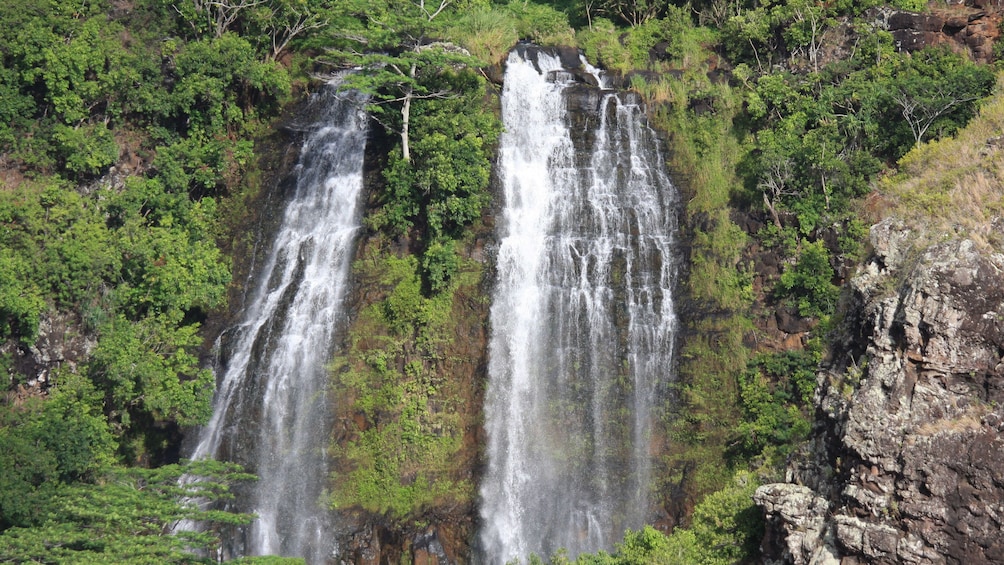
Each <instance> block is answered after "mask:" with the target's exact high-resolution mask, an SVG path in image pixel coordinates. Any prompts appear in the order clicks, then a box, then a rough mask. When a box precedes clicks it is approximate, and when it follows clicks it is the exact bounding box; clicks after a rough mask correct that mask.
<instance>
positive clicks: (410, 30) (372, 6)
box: [328, 0, 477, 162]
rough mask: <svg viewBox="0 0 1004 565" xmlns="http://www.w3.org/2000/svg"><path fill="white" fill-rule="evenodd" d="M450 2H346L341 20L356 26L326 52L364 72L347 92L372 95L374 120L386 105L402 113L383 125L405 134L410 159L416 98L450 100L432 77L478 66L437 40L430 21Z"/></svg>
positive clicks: (404, 151)
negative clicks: (337, 44) (452, 69)
mask: <svg viewBox="0 0 1004 565" xmlns="http://www.w3.org/2000/svg"><path fill="white" fill-rule="evenodd" d="M450 4H451V0H440V2H439V4H431V5H428V6H427V5H426V4H425V0H419V1H418V2H417V3H415V2H409V1H401V0H388V1H387V2H385V3H368V2H364V3H361V4H360V3H357V2H347V3H346V6H345V12H344V13H343V15H342V21H345V20H349V21H350V22H352V23H351V24H349V27H348V29H347V30H346V31H341V32H338V33H337V35H336V38H337V39H339V40H340V43H341V45H340V46H338V47H333V48H331V49H329V50H328V54H329V56H330V57H331V59H332V60H331V61H329V62H330V63H331V64H334V65H336V66H339V67H349V66H351V67H356V68H360V69H361V72H359V73H355V74H352V75H349V76H348V77H347V78H346V80H345V81H344V82H343V83H342V87H343V88H352V89H356V90H360V91H362V92H365V93H367V94H370V95H371V96H373V97H374V99H375V102H374V103H373V105H372V106H373V107H372V110H373V113H374V116H375V117H377V118H378V119H379V117H380V116H381V115H382V114H383V113H384V112H383V108H382V106H385V105H391V106H394V107H396V108H397V109H398V110H397V111H398V119H399V121H398V123H393V122H390V121H381V123H382V124H383V125H384V127H387V128H388V129H392V130H396V131H397V132H398V133H399V134H400V136H401V155H402V157H403V158H404V160H405V161H406V162H408V161H411V139H410V128H411V108H412V103H413V102H414V101H415V100H429V99H437V98H448V97H450V96H453V92H452V91H450V90H449V89H445V88H441V87H439V86H440V85H436V86H430V84H429V81H428V80H427V79H428V78H429V77H430V75H435V74H438V73H439V72H440V71H442V70H443V69H448V68H457V67H463V66H468V65H474V64H475V63H476V62H477V61H476V60H475V59H474V58H473V57H471V56H470V54H469V53H468V52H467V51H466V50H464V49H463V48H460V47H458V46H456V45H454V44H452V43H446V42H441V41H434V40H432V39H431V33H432V32H433V31H434V28H433V27H432V25H431V24H432V22H433V20H435V19H436V18H437V17H438V16H440V15H441V14H443V11H444V10H445V9H446V8H447V7H448V6H449V5H450Z"/></svg>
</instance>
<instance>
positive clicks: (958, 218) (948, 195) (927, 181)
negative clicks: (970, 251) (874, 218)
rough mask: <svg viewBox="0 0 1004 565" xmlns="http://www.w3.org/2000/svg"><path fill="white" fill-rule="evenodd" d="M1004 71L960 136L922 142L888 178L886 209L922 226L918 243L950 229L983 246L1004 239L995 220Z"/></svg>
mask: <svg viewBox="0 0 1004 565" xmlns="http://www.w3.org/2000/svg"><path fill="white" fill-rule="evenodd" d="M1002 84H1004V75H999V76H998V88H997V92H996V94H994V95H993V96H992V97H991V98H990V99H989V100H987V102H986V103H985V104H984V105H983V107H982V108H981V109H980V113H979V115H978V116H977V117H976V118H975V119H973V120H972V121H971V122H970V123H969V125H967V126H966V127H965V128H963V129H962V130H961V131H960V132H959V133H958V134H957V135H956V136H955V137H952V138H946V139H942V140H940V141H932V142H928V143H924V144H921V145H919V146H917V147H915V148H914V149H912V150H911V151H910V152H909V153H907V154H906V155H905V156H904V157H903V158H902V159H901V160H900V162H899V171H898V172H897V173H896V174H895V175H892V176H889V177H886V178H885V179H882V181H881V182H880V183H879V186H878V192H879V194H880V195H881V196H882V197H883V199H884V200H885V202H886V207H885V208H884V210H882V212H883V214H885V215H890V216H895V217H898V218H900V219H902V220H903V221H904V222H906V223H907V224H908V225H910V226H913V227H914V228H915V229H917V230H918V233H919V238H918V242H917V243H918V244H925V243H928V244H929V243H933V242H935V241H936V240H938V239H939V238H941V237H943V236H944V234H957V235H960V236H962V237H967V238H970V239H972V240H973V241H974V242H975V243H976V244H977V245H978V246H980V247H981V248H982V249H985V250H990V249H994V248H999V247H1000V246H1001V245H1002V244H1004V241H1002V239H1001V235H1000V234H999V233H998V232H999V230H998V229H997V228H995V225H997V224H999V221H1000V218H1001V217H1002V216H1004V138H1002V136H1001V132H1002V131H1004V90H1002V88H1001V86H1002Z"/></svg>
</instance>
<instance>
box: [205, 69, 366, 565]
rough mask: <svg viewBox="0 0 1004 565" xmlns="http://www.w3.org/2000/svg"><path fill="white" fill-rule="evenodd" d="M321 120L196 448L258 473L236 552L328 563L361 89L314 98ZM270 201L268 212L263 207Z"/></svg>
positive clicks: (229, 337)
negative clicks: (334, 390)
mask: <svg viewBox="0 0 1004 565" xmlns="http://www.w3.org/2000/svg"><path fill="white" fill-rule="evenodd" d="M312 104H313V105H320V106H317V107H316V108H315V110H316V113H317V115H318V119H317V122H316V123H315V124H314V125H313V126H312V128H311V131H310V132H309V133H308V134H307V136H306V140H305V142H304V144H303V147H302V149H301V152H300V162H299V164H298V165H297V169H296V175H297V181H296V192H295V194H294V195H293V196H292V198H291V199H290V201H289V203H288V205H287V206H286V208H285V212H284V214H283V218H282V222H281V224H280V226H279V228H278V230H277V232H276V235H275V239H274V242H273V244H272V247H271V250H270V251H269V253H268V255H267V257H266V259H265V260H264V262H263V263H262V265H261V268H260V270H258V271H257V275H256V280H255V281H254V282H253V285H254V286H253V287H252V290H251V292H250V294H249V300H248V301H247V307H246V310H245V312H244V315H243V319H242V321H241V322H240V324H239V325H237V326H235V327H233V328H231V329H229V330H228V331H227V332H226V333H225V334H224V336H223V338H221V344H220V349H221V359H222V361H221V367H220V371H221V372H222V378H220V379H219V389H218V391H217V394H216V398H215V401H214V413H213V417H212V420H211V421H210V422H209V424H208V425H207V426H205V428H203V430H202V431H201V435H200V436H199V442H198V445H197V446H196V447H195V450H194V452H193V453H192V454H191V457H192V458H193V459H199V458H203V457H212V458H215V459H221V460H234V461H237V462H240V463H242V464H244V465H245V466H246V467H247V470H248V471H250V472H252V473H254V474H256V475H258V477H259V480H258V481H257V482H256V483H254V484H253V485H252V486H251V487H250V489H251V490H250V492H249V495H248V497H247V498H248V500H246V501H240V500H239V501H237V505H238V508H237V509H238V510H241V511H248V512H254V513H256V514H257V515H258V516H259V518H258V519H257V520H255V521H254V523H253V524H252V525H251V527H250V528H248V529H247V530H245V531H244V532H242V534H241V535H240V536H238V537H239V538H240V539H234V540H229V541H228V543H227V545H228V548H227V553H230V554H234V555H284V556H293V557H304V558H306V559H307V562H308V563H324V562H326V561H327V560H328V559H329V558H330V557H331V556H332V555H333V554H334V552H335V551H336V547H335V546H334V542H333V541H332V540H333V538H334V536H333V535H332V524H331V519H330V516H329V512H328V511H327V510H326V509H325V508H324V505H323V501H322V500H321V497H322V494H323V489H324V486H325V484H326V482H327V480H328V469H327V467H326V463H325V461H326V457H325V454H324V451H325V449H326V447H327V442H328V441H329V432H330V422H329V420H330V416H329V400H328V398H327V397H326V390H327V383H328V374H327V371H326V370H325V364H326V363H327V362H328V361H329V359H330V355H331V352H332V345H333V341H334V335H335V333H336V331H338V329H339V328H340V327H343V324H344V313H343V308H342V302H343V298H344V294H345V288H346V284H347V281H348V275H349V267H350V263H351V260H352V253H353V250H354V244H355V237H356V234H357V231H358V229H359V222H360V214H361V211H360V207H361V205H360V200H361V198H360V194H361V192H362V186H363V152H364V148H365V144H366V131H367V118H366V116H365V114H364V112H363V110H362V108H363V105H364V100H362V99H361V97H360V96H358V95H355V94H352V93H344V92H342V93H336V91H335V87H334V85H329V86H328V87H326V89H325V91H324V92H323V93H322V94H321V95H319V96H318V98H317V99H316V100H314V101H312ZM265 213H268V212H265Z"/></svg>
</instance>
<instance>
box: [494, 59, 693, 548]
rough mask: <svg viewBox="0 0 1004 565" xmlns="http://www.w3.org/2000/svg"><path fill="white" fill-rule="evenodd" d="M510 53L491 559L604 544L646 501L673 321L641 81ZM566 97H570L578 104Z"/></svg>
mask: <svg viewBox="0 0 1004 565" xmlns="http://www.w3.org/2000/svg"><path fill="white" fill-rule="evenodd" d="M571 78H572V77H571V76H570V75H569V73H567V72H565V71H563V70H562V65H561V62H560V60H559V59H558V58H556V57H552V56H550V55H548V54H546V53H544V52H540V51H537V52H531V51H528V52H527V56H526V57H523V56H520V54H519V53H517V52H514V53H513V54H511V55H510V57H509V61H508V65H507V70H506V74H505V87H504V90H503V92H502V116H503V122H504V124H505V129H506V131H505V133H504V134H503V136H502V139H501V149H500V151H501V155H500V163H499V175H500V177H501V181H502V186H503V189H504V191H505V201H504V205H503V210H502V213H501V217H500V218H499V220H498V226H499V228H498V239H499V251H498V264H497V272H498V275H497V279H496V286H495V294H494V296H493V297H492V304H493V305H492V309H491V325H492V330H493V331H492V337H491V343H490V350H489V368H488V371H489V385H488V391H487V399H486V403H485V426H486V428H487V432H488V446H487V454H488V470H487V473H486V476H485V477H484V479H483V481H482V485H481V498H482V504H481V519H482V521H483V529H482V532H481V539H480V543H481V551H482V552H483V555H484V556H485V561H486V562H490V563H499V564H501V563H505V562H506V561H508V560H510V559H512V558H514V557H521V558H523V559H524V560H525V558H526V556H527V555H528V554H529V553H531V552H534V553H537V554H538V555H541V556H542V557H549V556H550V555H551V554H552V553H554V552H555V551H557V550H558V549H560V548H565V549H567V550H568V552H569V555H570V556H571V557H574V556H575V555H577V554H578V553H581V552H585V551H595V550H597V549H611V548H612V546H613V544H614V543H615V542H617V541H620V538H621V536H623V534H624V529H625V528H628V527H631V528H638V527H640V526H641V525H642V524H644V523H645V521H646V519H648V518H649V517H650V512H651V497H650V492H649V490H650V488H651V483H652V476H651V468H652V454H651V453H650V448H651V447H652V445H653V441H654V440H655V438H654V437H653V434H655V433H656V430H657V429H658V428H657V426H656V423H657V418H658V411H659V409H660V408H661V406H660V404H661V400H660V399H662V398H664V396H663V395H660V394H659V392H660V389H661V388H663V387H664V385H665V383H666V382H667V381H668V379H669V378H670V376H671V373H670V371H671V368H672V364H673V363H672V361H673V359H672V356H673V345H674V343H673V333H674V329H675V326H676V321H675V316H674V310H673V300H672V289H673V287H674V283H675V274H676V264H675V258H674V253H675V249H674V237H675V233H676V218H675V215H674V209H675V203H676V198H677V195H676V191H675V189H674V188H673V186H672V184H671V183H670V181H669V178H668V177H667V176H666V173H665V166H664V164H663V161H662V158H661V157H660V155H659V152H658V150H659V144H658V142H657V140H656V137H655V135H654V132H653V131H652V130H651V129H649V128H648V127H647V126H646V125H645V120H644V111H643V109H642V108H641V107H639V105H638V103H637V101H636V99H635V97H634V96H632V95H630V94H625V93H615V92H609V91H603V92H601V91H598V90H597V89H593V88H588V87H585V86H582V85H576V84H575V83H574V82H572V80H571ZM573 105H574V107H573Z"/></svg>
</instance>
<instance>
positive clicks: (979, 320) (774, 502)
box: [754, 220, 1004, 564]
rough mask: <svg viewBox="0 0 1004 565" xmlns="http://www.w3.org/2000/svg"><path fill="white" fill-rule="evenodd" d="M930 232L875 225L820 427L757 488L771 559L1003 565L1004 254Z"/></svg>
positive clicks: (851, 295) (830, 369) (852, 288)
mask: <svg viewBox="0 0 1004 565" xmlns="http://www.w3.org/2000/svg"><path fill="white" fill-rule="evenodd" d="M917 236H918V234H916V233H914V232H912V231H911V230H910V229H907V228H905V227H904V226H903V225H901V224H898V223H896V222H894V221H892V220H886V221H884V222H882V223H880V224H878V225H876V226H875V227H873V228H872V230H871V241H872V245H873V247H874V252H873V255H872V257H871V258H870V260H868V261H867V262H866V263H865V264H864V266H863V267H862V268H861V269H860V270H859V273H858V274H857V275H856V276H855V277H854V278H853V279H852V280H851V281H850V284H849V285H848V287H847V291H846V294H845V304H844V313H845V314H844V316H845V318H844V320H843V322H842V327H841V329H840V335H841V336H842V337H840V338H838V341H837V342H836V343H835V345H834V348H833V351H832V354H831V356H830V359H829V360H828V362H827V363H826V364H825V365H824V367H823V369H822V370H821V371H820V373H819V375H818V387H817V392H816V428H815V430H814V434H813V438H812V440H811V442H810V443H809V445H808V446H807V447H806V448H805V449H804V450H803V452H802V453H801V454H800V456H798V457H795V458H793V459H792V461H791V463H790V464H789V467H788V471H787V477H786V479H787V482H786V483H779V484H769V485H765V486H762V487H760V488H759V489H758V490H757V492H756V495H755V497H754V498H755V501H756V502H757V504H759V505H760V506H761V507H762V508H763V509H764V511H765V513H766V516H767V521H768V528H767V535H766V537H765V539H764V544H763V549H764V554H765V558H766V560H767V561H768V562H780V563H797V564H802V563H841V564H851V563H962V562H969V563H999V562H1004V536H1002V535H1001V533H1002V531H1004V465H1002V464H1001V461H1004V438H1001V437H1000V431H1001V430H1002V429H1004V408H1002V405H1004V402H1002V401H1004V379H1002V378H1001V377H1002V376H1004V362H1002V356H1004V255H1002V254H1000V253H996V252H993V251H992V250H989V249H986V248H980V247H979V246H978V245H977V244H976V243H974V242H973V241H970V240H966V239H957V240H951V241H945V242H941V243H937V244H933V245H930V246H927V247H922V248H919V249H918V246H917V244H916V241H917V240H918V239H917Z"/></svg>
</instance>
